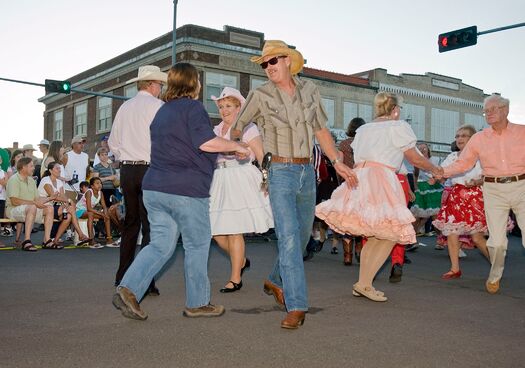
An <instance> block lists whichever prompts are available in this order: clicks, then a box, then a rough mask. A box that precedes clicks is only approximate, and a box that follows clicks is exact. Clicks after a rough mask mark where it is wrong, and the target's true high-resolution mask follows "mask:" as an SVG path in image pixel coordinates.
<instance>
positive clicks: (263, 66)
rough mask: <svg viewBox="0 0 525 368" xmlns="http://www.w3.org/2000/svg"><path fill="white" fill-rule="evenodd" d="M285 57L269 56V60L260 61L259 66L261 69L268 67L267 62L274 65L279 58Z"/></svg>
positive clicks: (283, 56)
mask: <svg viewBox="0 0 525 368" xmlns="http://www.w3.org/2000/svg"><path fill="white" fill-rule="evenodd" d="M285 57H286V55H280V56H274V57H273V58H271V59H270V60H268V61H265V62H262V63H261V68H263V69H266V68H268V64H270V65H275V64H277V62H278V61H279V59H282V58H285Z"/></svg>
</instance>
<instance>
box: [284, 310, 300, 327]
mask: <svg viewBox="0 0 525 368" xmlns="http://www.w3.org/2000/svg"><path fill="white" fill-rule="evenodd" d="M304 315H305V312H303V311H291V312H288V314H287V315H286V318H285V319H283V320H282V321H281V327H282V328H287V329H289V330H295V329H297V328H299V326H302V325H303V323H304Z"/></svg>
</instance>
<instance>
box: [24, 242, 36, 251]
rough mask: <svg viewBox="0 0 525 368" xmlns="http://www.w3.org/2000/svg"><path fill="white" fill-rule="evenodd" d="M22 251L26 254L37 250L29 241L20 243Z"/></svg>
mask: <svg viewBox="0 0 525 368" xmlns="http://www.w3.org/2000/svg"><path fill="white" fill-rule="evenodd" d="M22 250H25V251H26V252H36V251H37V250H38V248H37V247H35V246H34V245H33V243H31V240H24V241H23V242H22Z"/></svg>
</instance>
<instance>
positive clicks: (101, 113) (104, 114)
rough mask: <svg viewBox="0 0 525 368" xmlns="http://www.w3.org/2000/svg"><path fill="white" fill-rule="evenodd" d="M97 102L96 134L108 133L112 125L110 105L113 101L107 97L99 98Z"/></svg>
mask: <svg viewBox="0 0 525 368" xmlns="http://www.w3.org/2000/svg"><path fill="white" fill-rule="evenodd" d="M97 102H98V111H97V117H98V118H97V133H104V132H109V131H110V130H111V124H112V116H111V104H112V102H113V100H112V99H111V98H109V97H99V98H98V101H97Z"/></svg>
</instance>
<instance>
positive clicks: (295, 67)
mask: <svg viewBox="0 0 525 368" xmlns="http://www.w3.org/2000/svg"><path fill="white" fill-rule="evenodd" d="M280 55H286V56H289V57H290V59H291V60H292V63H291V65H290V72H291V73H292V75H295V74H297V73H299V72H300V71H301V69H302V68H303V65H304V58H303V55H301V53H300V52H299V51H297V50H295V49H291V48H290V47H288V45H287V44H286V43H284V42H283V41H280V40H268V41H266V42H265V43H264V47H263V49H262V55H261V56H252V57H251V58H250V60H251V61H253V62H254V63H257V64H261V63H262V62H263V60H264V58H265V57H266V56H280Z"/></svg>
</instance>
